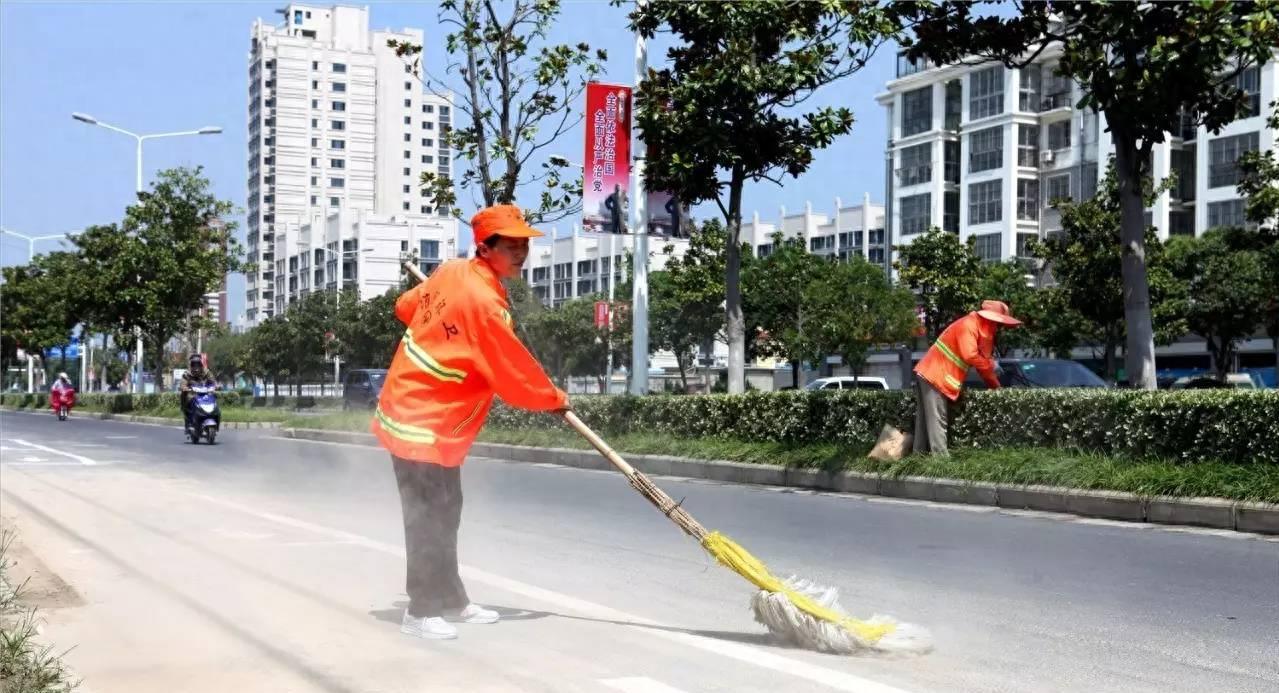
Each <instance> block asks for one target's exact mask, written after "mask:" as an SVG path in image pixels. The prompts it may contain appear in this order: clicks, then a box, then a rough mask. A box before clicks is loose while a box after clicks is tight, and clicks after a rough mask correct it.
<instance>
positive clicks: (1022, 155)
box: [1017, 125, 1039, 166]
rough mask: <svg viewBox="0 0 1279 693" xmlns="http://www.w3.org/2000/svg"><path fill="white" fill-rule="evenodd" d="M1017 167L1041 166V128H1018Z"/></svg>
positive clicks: (1024, 126)
mask: <svg viewBox="0 0 1279 693" xmlns="http://www.w3.org/2000/svg"><path fill="white" fill-rule="evenodd" d="M1017 165H1018V166H1038V165H1039V126H1038V125H1018V126H1017Z"/></svg>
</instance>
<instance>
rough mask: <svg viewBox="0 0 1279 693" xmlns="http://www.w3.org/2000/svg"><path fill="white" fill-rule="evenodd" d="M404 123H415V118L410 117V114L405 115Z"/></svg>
mask: <svg viewBox="0 0 1279 693" xmlns="http://www.w3.org/2000/svg"><path fill="white" fill-rule="evenodd" d="M404 124H405V125H412V124H413V119H412V118H410V117H408V116H404Z"/></svg>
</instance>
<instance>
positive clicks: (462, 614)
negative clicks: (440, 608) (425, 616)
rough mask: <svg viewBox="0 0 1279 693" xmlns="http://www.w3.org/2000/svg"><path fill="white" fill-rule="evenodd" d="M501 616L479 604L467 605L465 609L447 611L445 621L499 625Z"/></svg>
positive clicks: (445, 611)
mask: <svg viewBox="0 0 1279 693" xmlns="http://www.w3.org/2000/svg"><path fill="white" fill-rule="evenodd" d="M500 618H501V616H499V615H498V613H497V612H496V611H493V610H492V609H485V608H484V607H482V606H480V605H479V604H467V605H466V608H465V609H445V610H444V619H445V620H446V621H453V622H454V623H497V622H498V620H499V619H500Z"/></svg>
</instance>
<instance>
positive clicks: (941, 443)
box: [915, 377, 950, 455]
mask: <svg viewBox="0 0 1279 693" xmlns="http://www.w3.org/2000/svg"><path fill="white" fill-rule="evenodd" d="M915 402H916V406H915V454H919V455H922V454H925V453H929V452H931V453H933V454H934V455H945V454H948V451H947V449H946V429H947V428H948V427H949V425H950V421H949V418H948V417H949V415H950V400H948V399H946V395H943V394H942V393H941V392H939V391H938V390H937V388H935V387H933V386H932V383H929V382H928V381H927V380H924V379H923V378H918V377H917V378H915Z"/></svg>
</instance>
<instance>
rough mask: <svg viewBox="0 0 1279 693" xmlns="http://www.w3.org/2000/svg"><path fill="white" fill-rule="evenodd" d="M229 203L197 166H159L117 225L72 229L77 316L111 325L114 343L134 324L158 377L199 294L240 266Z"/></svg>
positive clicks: (197, 305) (128, 338) (122, 341)
mask: <svg viewBox="0 0 1279 693" xmlns="http://www.w3.org/2000/svg"><path fill="white" fill-rule="evenodd" d="M232 210H233V206H232V205H231V203H229V202H225V201H222V200H219V199H217V197H215V196H214V195H213V193H212V192H210V190H209V181H208V179H206V178H204V176H203V175H202V171H201V169H199V168H196V169H185V168H177V169H170V170H166V171H161V172H160V173H159V174H158V175H157V177H156V181H155V183H154V184H153V185H152V188H151V190H150V191H147V192H141V193H138V201H137V203H135V204H133V205H130V206H129V208H128V209H127V210H126V212H125V218H124V222H123V224H121V225H120V226H114V225H112V226H95V227H91V228H89V229H86V230H85V231H84V232H82V233H81V234H79V235H78V236H75V237H74V238H73V242H74V243H75V244H76V246H77V247H78V248H79V254H80V257H81V259H82V262H83V272H82V274H81V275H80V276H79V278H78V282H79V283H80V285H81V287H82V290H83V291H84V292H85V294H86V295H87V297H88V300H87V309H86V314H85V315H84V318H85V319H86V320H87V321H88V322H89V323H91V324H93V325H96V326H100V327H103V328H105V329H109V330H111V331H112V332H113V333H114V334H115V335H116V336H117V337H118V338H119V343H120V344H125V343H127V342H129V341H131V333H132V332H133V331H134V330H135V329H137V330H140V331H141V334H142V337H143V341H144V344H145V346H146V348H147V352H148V353H149V354H150V358H149V361H150V363H151V366H152V369H153V370H155V371H156V374H157V384H160V383H161V379H160V376H161V371H162V369H163V367H164V363H165V347H166V345H167V344H168V342H169V340H170V339H171V338H172V337H174V336H176V335H178V334H180V333H182V332H183V331H184V328H185V327H186V326H187V325H188V323H189V320H190V317H191V315H192V314H193V313H195V312H197V311H198V310H199V309H200V308H201V307H202V306H203V305H204V296H205V295H206V294H208V293H209V292H210V291H213V290H214V289H215V288H216V287H218V286H220V285H221V283H222V281H223V280H224V279H225V278H226V275H227V273H228V272H232V271H237V270H239V269H240V267H241V265H240V261H239V257H240V247H239V244H238V243H237V242H236V240H235V238H234V231H235V223H234V222H228V221H225V219H226V217H227V216H228V215H230V214H231V212H232Z"/></svg>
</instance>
